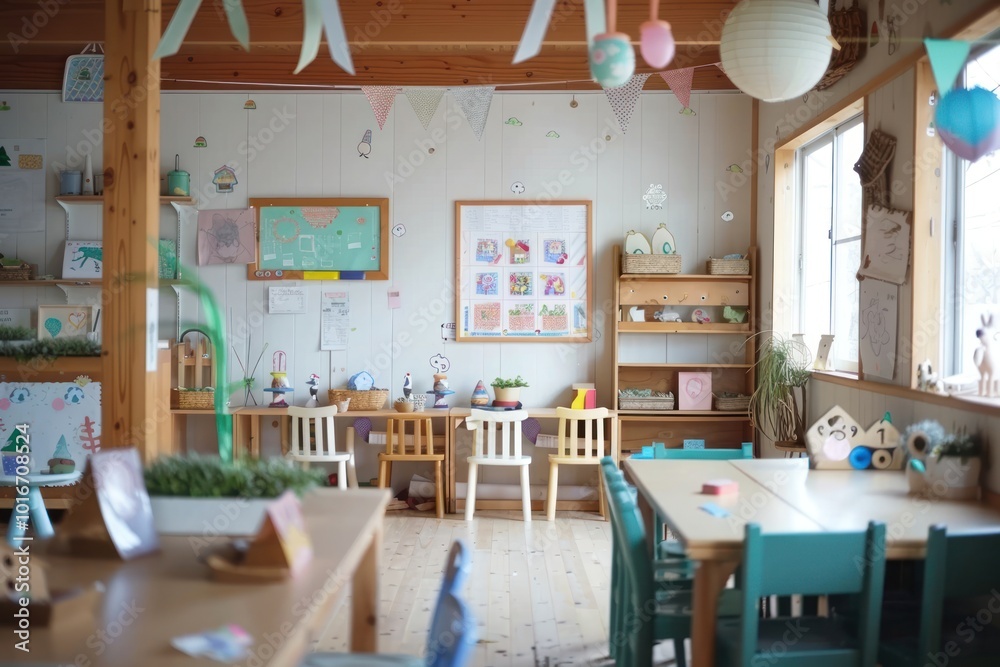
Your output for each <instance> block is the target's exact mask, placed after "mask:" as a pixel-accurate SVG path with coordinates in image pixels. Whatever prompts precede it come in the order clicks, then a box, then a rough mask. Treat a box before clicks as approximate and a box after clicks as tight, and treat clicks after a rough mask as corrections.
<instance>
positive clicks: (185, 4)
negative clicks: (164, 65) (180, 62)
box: [153, 0, 201, 60]
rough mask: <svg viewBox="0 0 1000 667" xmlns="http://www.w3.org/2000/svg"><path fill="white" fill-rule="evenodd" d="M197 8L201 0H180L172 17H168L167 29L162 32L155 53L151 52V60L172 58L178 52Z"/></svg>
mask: <svg viewBox="0 0 1000 667" xmlns="http://www.w3.org/2000/svg"><path fill="white" fill-rule="evenodd" d="M199 7H201V0H181V2H180V4H179V5H177V9H175V10H174V15H173V16H172V17H170V23H168V24H167V29H166V30H164V31H163V37H161V38H160V43H159V44H158V45H157V47H156V51H154V52H153V60H157V59H159V58H166V57H167V56H172V55H174V54H175V53H177V51H179V50H180V48H181V42H183V41H184V38H185V37H186V36H187V33H188V30H189V29H190V28H191V23H192V22H193V21H194V15H195V14H197V13H198V8H199Z"/></svg>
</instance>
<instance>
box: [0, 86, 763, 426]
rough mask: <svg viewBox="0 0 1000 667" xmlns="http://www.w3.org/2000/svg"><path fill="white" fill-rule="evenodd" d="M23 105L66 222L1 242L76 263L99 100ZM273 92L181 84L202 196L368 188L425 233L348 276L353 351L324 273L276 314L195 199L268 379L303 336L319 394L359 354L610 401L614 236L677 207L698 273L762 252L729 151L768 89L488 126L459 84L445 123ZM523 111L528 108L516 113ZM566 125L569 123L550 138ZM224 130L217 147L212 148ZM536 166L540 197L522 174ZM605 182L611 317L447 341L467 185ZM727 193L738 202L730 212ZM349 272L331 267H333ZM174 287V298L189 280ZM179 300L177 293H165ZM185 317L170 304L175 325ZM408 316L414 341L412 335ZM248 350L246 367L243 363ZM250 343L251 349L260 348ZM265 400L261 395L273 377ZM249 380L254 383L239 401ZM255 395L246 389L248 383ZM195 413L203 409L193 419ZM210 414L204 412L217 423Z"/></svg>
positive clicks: (547, 101)
mask: <svg viewBox="0 0 1000 667" xmlns="http://www.w3.org/2000/svg"><path fill="white" fill-rule="evenodd" d="M3 97H4V99H5V100H6V101H7V103H8V105H9V106H10V107H11V110H10V111H6V112H3V113H0V137H15V138H16V137H20V136H23V137H44V138H45V139H46V140H47V144H46V152H47V160H48V165H49V167H50V168H49V172H48V176H47V178H48V181H47V182H48V185H47V191H48V205H47V227H46V231H45V232H44V233H25V234H12V235H10V236H8V237H5V238H0V252H3V253H4V254H6V255H8V256H14V255H17V256H19V257H22V258H24V259H26V260H28V261H31V262H35V263H38V264H39V271H40V272H42V273H52V274H55V275H57V276H58V275H59V272H60V270H61V263H62V242H63V240H64V232H63V230H64V224H65V217H64V214H63V211H62V209H61V208H60V207H59V206H58V205H57V204H56V203H55V201H54V197H55V195H56V194H57V192H58V174H57V173H56V172H55V171H54V170H52V168H51V167H52V165H55V164H57V163H58V164H67V163H69V164H70V165H71V166H77V167H78V166H79V164H80V163H81V162H80V161H77V162H76V163H75V164H74V162H73V161H72V160H71V158H72V157H73V156H74V155H78V154H82V153H83V152H84V151H92V152H93V155H94V166H95V171H98V170H99V169H100V164H101V151H100V146H99V141H100V137H99V134H100V132H99V129H98V128H100V127H101V109H100V106H99V105H85V104H73V105H67V104H64V103H62V102H61V100H60V97H59V95H58V94H41V93H37V94H27V93H25V94H14V93H5V94H3ZM249 97H252V99H253V100H254V101H255V103H256V106H257V108H256V110H253V111H245V110H244V109H243V104H244V102H245V101H246V100H247V98H248V95H247V94H246V93H240V94H221V93H214V94H213V93H197V94H196V93H167V94H164V95H163V96H162V112H161V128H162V132H161V136H162V140H161V154H162V157H161V170H162V172H163V174H166V172H167V171H169V170H170V169H173V165H174V155H175V154H179V155H180V162H181V168H182V169H185V170H187V171H189V172H191V183H192V194H193V195H194V196H195V197H196V198H197V199H198V202H199V208H201V209H217V208H240V207H245V206H247V205H248V200H249V199H250V198H252V197H294V196H300V197H318V196H326V197H337V196H344V197H348V196H353V197H357V196H363V197H388V198H389V199H390V215H391V219H392V223H391V224H398V223H402V224H403V225H405V227H406V234H405V235H404V236H402V237H400V238H395V237H390V239H391V243H392V247H391V256H392V259H391V262H392V266H391V271H390V275H391V280H389V281H388V282H371V281H363V282H345V283H343V284H341V285H337V287H339V288H341V289H346V290H347V291H348V292H349V294H350V307H351V316H350V327H351V331H350V338H349V345H348V349H347V351H346V352H332V353H331V352H321V351H320V350H319V332H320V328H319V327H320V323H319V303H320V287H321V285H320V284H319V283H306V284H308V285H309V287H310V291H309V307H308V312H307V313H305V314H301V315H269V314H267V310H266V304H267V287H268V285H270V284H275V283H268V282H248V281H247V280H246V278H245V267H243V266H226V267H222V266H206V267H198V266H197V262H196V222H195V218H196V213H195V212H194V211H193V210H189V211H187V212H185V213H184V214H183V215H182V216H181V222H180V225H181V233H182V239H183V241H182V246H181V248H180V261H181V263H182V264H183V265H184V266H185V267H188V268H189V269H191V271H192V273H194V274H196V275H197V276H198V277H199V278H200V279H201V280H202V281H204V282H205V283H207V284H208V285H209V286H210V287H211V288H212V289H213V290H214V292H215V294H216V296H217V297H218V299H219V302H220V303H221V304H222V305H223V306H224V307H225V309H226V312H227V318H228V317H231V318H232V323H233V327H232V329H231V330H230V338H231V342H232V344H233V345H234V346H235V347H236V349H237V350H239V353H240V356H241V357H242V356H244V352H245V348H246V339H247V336H248V335H249V336H250V337H251V339H252V354H251V357H252V358H253V359H256V356H257V355H258V354H259V353H260V350H261V346H262V345H263V344H264V343H267V344H268V349H267V352H266V354H265V360H264V362H262V364H261V368H260V369H259V370H258V372H257V378H256V379H257V386H258V387H261V386H266V382H267V381H269V376H268V375H267V371H268V370H270V358H271V354H272V353H273V352H274V351H275V350H277V349H282V350H285V351H286V352H287V354H288V371H289V377H290V380H291V382H292V385H293V386H294V387H295V389H296V390H297V391H296V393H295V394H294V396H295V399H296V402H297V403H302V402H304V401H305V399H306V398H307V397H308V393H307V391H306V385H305V384H304V381H305V380H306V379H307V378H308V376H309V374H310V373H318V374H319V375H320V376H321V391H320V395H321V397H323V398H324V399H325V395H326V389H327V388H328V387H343V386H344V385H345V383H346V382H347V378H348V377H349V376H350V375H351V374H352V373H354V372H357V371H359V370H369V371H370V372H372V373H373V374H374V375H375V376H376V384H377V385H378V386H383V387H390V388H391V389H392V395H393V396H395V395H398V394H400V393H401V385H402V379H403V374H404V373H405V372H407V371H409V372H410V373H412V374H413V377H414V385H415V390H416V391H425V390H427V389H430V385H431V374H432V373H433V372H434V371H433V369H432V368H431V366H430V365H429V359H430V357H432V356H434V355H436V354H443V355H444V356H446V357H447V358H448V359H449V360H450V361H451V364H452V366H451V370H450V372H449V373H448V375H449V378H450V380H451V383H452V388H453V389H455V390H456V392H457V393H456V394H455V395H454V396H453V397H452V398H453V399H454V400H453V404H454V405H462V404H467V402H468V398H469V396H470V395H471V393H472V389H473V388H474V387H475V384H476V382H477V381H478V380H480V379H485V380H487V381H488V380H491V379H492V378H494V377H496V376H497V375H505V376H506V375H516V374H521V375H522V376H523V377H525V378H526V379H527V380H528V381H529V382H530V383H531V388H530V389H528V390H527V391H526V392H525V394H523V397H524V400H525V401H526V402H528V403H530V404H534V405H556V404H560V403H566V402H567V401H568V399H569V396H570V392H569V385H570V384H571V383H572V382H580V381H590V382H594V381H596V382H597V383H598V388H599V392H600V399H601V401H602V403H603V404H610V399H611V397H610V385H611V347H610V340H611V337H610V336H607V335H604V334H605V329H606V328H607V324H606V321H605V318H610V317H611V316H612V313H611V303H612V300H611V299H612V294H611V287H612V275H611V266H612V256H611V248H612V246H613V245H614V244H616V243H621V241H622V239H623V237H624V234H625V232H626V231H628V230H630V229H637V230H641V231H644V232H645V233H646V234H647V235H649V234H651V233H652V231H653V230H654V229H655V228H656V226H657V225H658V224H659V223H661V222H663V223H666V224H667V225H668V227H669V228H670V229H671V231H672V232H673V233H674V235H675V237H676V239H677V243H678V247H679V251H680V252H681V253H682V255H683V258H684V271H685V272H701V271H704V261H705V260H706V259H707V258H708V257H709V256H721V255H723V254H726V253H731V252H744V251H745V250H746V248H747V246H748V245H749V239H750V221H749V215H750V185H749V180H748V179H745V182H744V183H742V184H741V185H740V187H736V188H731V187H728V186H723V185H721V184H727V185H728V184H731V183H732V182H733V178H732V174H731V173H730V172H728V171H727V168H728V167H729V165H731V164H734V163H741V162H743V161H744V160H745V159H746V157H747V155H748V153H749V149H750V134H751V103H750V100H749V99H748V98H747V97H745V96H743V95H738V94H707V93H706V94H695V95H694V96H692V99H691V108H692V109H694V111H695V112H696V114H697V115H693V116H692V115H682V114H680V113H679V111H680V105H679V104H678V103H677V101H676V99H675V98H674V96H673V95H671V94H666V93H647V94H644V95H643V96H642V97H641V98H640V102H639V104H638V106H637V108H636V111H635V114H634V116H633V117H632V121H631V125H630V130H629V132H628V133H627V134H625V135H623V134H622V133H621V131H620V130H619V127H618V123H617V120H616V118H615V115H614V113H613V112H612V110H611V108H610V106H609V104H608V102H607V99H606V97H605V96H604V94H603V93H577V94H576V95H575V99H576V101H577V102H578V105H577V106H576V107H575V108H574V107H571V106H570V102H571V99H572V96H571V94H569V93H542V92H538V93H498V94H497V95H496V96H495V97H494V98H493V105H492V109H491V111H490V115H489V120H488V123H487V126H486V129H485V131H484V132H483V136H482V138H481V140H478V141H477V140H476V138H475V135H474V134H473V132H472V130H471V129H470V128H469V126H468V124H467V123H466V122H465V120H464V117H463V116H462V114H461V112H460V111H459V110H458V108H457V107H456V106H455V104H454V102H453V100H452V98H451V96H449V95H446V96H445V97H444V99H443V100H442V104H441V106H440V107H439V109H438V112H437V114H436V115H435V117H434V119H433V121H432V122H431V125H430V128H429V129H428V130H424V128H423V127H422V126H421V124H420V122H419V121H418V120H417V117H416V115H415V114H414V113H413V110H412V109H411V108H410V105H409V103H408V101H407V100H406V98H405V97H404V96H403V95H399V96H398V97H397V98H396V102H395V105H394V107H393V110H392V112H391V113H390V115H389V118H388V120H387V122H386V124H385V127H384V128H383V129H382V130H379V128H378V124H377V123H376V122H375V119H374V117H373V114H372V111H371V108H370V106H369V104H368V102H367V100H366V99H365V97H364V96H363V95H361V94H360V93H356V92H355V93H328V94H319V93H316V94H297V95H296V94H284V93H253V94H252V95H250V96H249ZM512 117H513V118H517V119H518V120H519V121H520V123H521V124H520V125H514V124H508V123H507V122H506V121H507V120H508V119H509V118H512ZM368 129H371V130H372V134H373V137H372V150H371V154H370V155H368V157H367V158H364V157H360V156H359V153H358V151H357V145H358V143H359V142H360V141H361V139H362V137H363V136H364V133H365V131H366V130H368ZM550 131H554V132H556V133H557V134H558V135H559V137H558V138H554V137H546V134H548V133H549V132H550ZM198 136H204V137H205V138H206V140H207V141H208V146H207V147H206V148H193V144H194V140H195V138H196V137H198ZM223 164H230V165H232V166H233V167H234V168H236V170H237V173H238V179H239V184H238V185H237V186H236V188H235V191H234V192H233V193H231V194H216V193H215V190H214V187H213V186H212V185H211V179H212V175H213V172H214V171H215V170H216V169H217V168H218V167H220V166H222V165H223ZM514 181H521V182H522V183H524V185H525V187H526V191H525V192H524V194H522V195H516V194H514V193H513V192H512V191H511V189H510V186H511V184H512V183H513V182H514ZM650 184H662V185H663V189H664V190H665V191H666V193H667V195H668V196H667V200H666V202H665V204H664V207H663V209H662V210H657V211H654V210H646V209H645V204H644V202H643V199H642V195H643V194H644V193H645V191H646V189H647V188H648V187H649V185H650ZM536 198H537V199H590V200H593V202H594V230H593V236H594V241H595V243H594V249H595V266H594V268H593V270H594V273H595V286H596V290H595V291H596V303H595V307H596V308H597V311H598V313H597V318H598V319H596V320H595V322H596V325H597V326H596V328H595V341H594V342H593V343H590V344H579V345H552V344H548V345H546V344H537V343H503V344H500V343H492V342H482V343H480V342H470V343H461V344H459V343H455V342H454V341H449V342H444V341H442V339H441V337H440V325H441V324H442V323H445V322H452V321H454V300H453V297H452V294H453V284H454V283H453V281H454V276H453V272H454V202H455V200H459V199H511V200H520V201H525V200H531V199H536ZM725 211H732V212H733V214H734V216H735V219H734V220H733V221H732V222H723V221H722V219H721V216H722V214H723V213H724V212H725ZM175 224H176V218H175V217H174V211H173V209H172V208H170V207H165V208H164V209H163V211H162V229H163V236H164V237H172V236H173V229H174V226H175ZM325 286H326V287H330V286H331V283H325ZM390 287H392V288H396V289H399V290H401V292H402V302H403V305H402V307H401V308H399V309H396V310H390V309H389V308H388V305H387V296H386V291H387V289H389V288H390ZM62 299H63V295H62V294H61V292H59V291H58V290H57V289H55V288H33V289H32V290H12V289H9V288H5V289H2V291H0V307H2V306H22V305H27V306H32V307H33V306H35V305H36V304H37V303H42V302H56V303H58V302H61V300H62ZM161 300H163V301H166V302H167V303H168V304H172V303H173V297H172V294H171V293H170V291H169V290H164V292H163V293H162V294H161ZM163 310H164V312H165V313H167V314H169V313H170V311H171V310H172V308H169V307H165V308H164V309H163ZM200 321H202V314H201V313H200V311H199V306H198V304H197V303H196V302H195V300H194V299H192V298H186V299H182V301H181V323H180V327H181V328H182V329H183V328H186V327H188V326H196V325H197V324H198V323H199V322H200ZM174 327H175V323H174V322H173V321H164V322H163V324H162V329H163V335H164V337H167V336H171V335H174V333H175V329H174ZM404 334H408V338H409V341H410V342H409V344H407V345H403V344H401V342H400V341H404V342H405V341H406V340H407V336H406V335H404ZM226 353H227V354H229V355H230V363H229V373H230V378H229V380H230V381H237V380H239V379H240V371H239V367H238V365H237V364H236V362H235V359H234V358H233V357H232V350H227V351H226ZM244 361H245V359H244ZM257 397H258V400H260V398H261V397H260V393H259V392H258V393H257ZM235 399H236V397H235V396H234V404H235ZM240 403H242V396H240ZM191 421H192V424H194V423H195V422H200V421H202V420H191ZM212 427H213V425H212V424H211V421H210V420H204V423H203V424H197V425H193V426H192V428H193V429H204V432H205V433H204V434H205V435H206V436H208V435H209V434H210V433H211V431H210V429H211V428H212Z"/></svg>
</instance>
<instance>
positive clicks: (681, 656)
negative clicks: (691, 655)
mask: <svg viewBox="0 0 1000 667" xmlns="http://www.w3.org/2000/svg"><path fill="white" fill-rule="evenodd" d="M674 657H675V658H676V659H677V667H686V665H687V654H686V653H685V652H684V640H683V639H675V640H674Z"/></svg>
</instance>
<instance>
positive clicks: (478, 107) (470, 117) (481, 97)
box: [450, 86, 495, 139]
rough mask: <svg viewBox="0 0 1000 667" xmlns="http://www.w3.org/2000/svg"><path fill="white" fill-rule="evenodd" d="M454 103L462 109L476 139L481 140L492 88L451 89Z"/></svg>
mask: <svg viewBox="0 0 1000 667" xmlns="http://www.w3.org/2000/svg"><path fill="white" fill-rule="evenodd" d="M450 90H451V94H452V95H454V96H455V101H456V102H458V105H459V106H460V107H462V113H464V114H465V119H466V120H467V121H469V126H470V127H471V128H472V131H473V132H475V133H476V139H482V138H483V128H485V127H486V117H487V116H489V115H490V105H491V104H492V103H493V91H494V90H495V87H494V86H470V87H468V88H451V89H450Z"/></svg>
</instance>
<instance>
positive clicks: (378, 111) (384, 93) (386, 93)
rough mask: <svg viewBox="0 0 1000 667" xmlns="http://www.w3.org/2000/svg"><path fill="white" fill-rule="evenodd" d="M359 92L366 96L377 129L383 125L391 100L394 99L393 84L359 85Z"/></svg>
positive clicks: (394, 90)
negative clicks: (373, 113)
mask: <svg viewBox="0 0 1000 667" xmlns="http://www.w3.org/2000/svg"><path fill="white" fill-rule="evenodd" d="M361 92H363V93H364V94H365V97H367V98H368V104H370V105H372V111H374V112H375V120H377V121H378V129H380V130H381V129H382V126H383V125H385V119H386V117H388V115H389V109H391V108H392V101H393V100H394V99H396V87H395V86H361Z"/></svg>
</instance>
